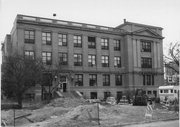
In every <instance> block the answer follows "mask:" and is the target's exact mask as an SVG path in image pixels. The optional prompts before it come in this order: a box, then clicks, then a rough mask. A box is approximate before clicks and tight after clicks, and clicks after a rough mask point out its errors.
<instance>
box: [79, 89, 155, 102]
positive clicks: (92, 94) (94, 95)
mask: <svg viewBox="0 0 180 127" xmlns="http://www.w3.org/2000/svg"><path fill="white" fill-rule="evenodd" d="M146 93H147V94H148V95H150V94H154V96H155V97H156V96H157V91H155V90H153V91H147V92H146ZM81 94H83V93H82V92H81ZM110 96H112V95H111V92H110V91H106V92H104V99H107V97H110ZM122 96H123V92H122V91H117V92H116V99H117V101H118V102H119V100H120V99H121V98H122ZM90 98H91V99H97V98H98V93H97V92H90Z"/></svg>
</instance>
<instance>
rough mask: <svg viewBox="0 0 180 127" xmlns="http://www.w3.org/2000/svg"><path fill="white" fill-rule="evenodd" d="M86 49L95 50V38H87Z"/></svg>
mask: <svg viewBox="0 0 180 127" xmlns="http://www.w3.org/2000/svg"><path fill="white" fill-rule="evenodd" d="M88 48H93V49H95V48H96V38H95V37H88Z"/></svg>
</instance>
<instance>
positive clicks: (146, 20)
mask: <svg viewBox="0 0 180 127" xmlns="http://www.w3.org/2000/svg"><path fill="white" fill-rule="evenodd" d="M53 13H56V14H57V16H56V17H55V18H56V19H60V20H67V21H74V22H81V23H88V24H95V25H103V26H109V27H116V26H118V25H120V24H123V19H126V20H127V21H129V22H135V23H141V24H147V25H153V26H159V27H162V28H163V37H165V39H164V40H163V45H164V53H167V49H168V46H169V44H170V42H174V43H175V42H180V0H0V42H1V43H2V42H3V41H4V38H5V35H6V34H9V33H10V31H11V29H12V26H13V22H14V20H15V17H16V15H17V14H24V15H31V16H38V17H45V18H54V17H53Z"/></svg>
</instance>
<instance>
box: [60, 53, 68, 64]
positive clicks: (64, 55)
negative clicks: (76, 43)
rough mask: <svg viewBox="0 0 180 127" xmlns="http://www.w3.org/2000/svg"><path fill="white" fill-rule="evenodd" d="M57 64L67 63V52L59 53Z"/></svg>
mask: <svg viewBox="0 0 180 127" xmlns="http://www.w3.org/2000/svg"><path fill="white" fill-rule="evenodd" d="M59 64H60V65H67V64H68V58H67V53H62V52H60V53H59Z"/></svg>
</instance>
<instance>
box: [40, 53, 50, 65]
mask: <svg viewBox="0 0 180 127" xmlns="http://www.w3.org/2000/svg"><path fill="white" fill-rule="evenodd" d="M42 61H43V63H44V64H46V65H51V64H52V53H51V52H42Z"/></svg>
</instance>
